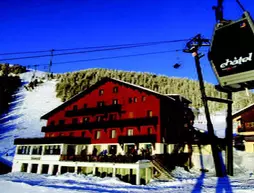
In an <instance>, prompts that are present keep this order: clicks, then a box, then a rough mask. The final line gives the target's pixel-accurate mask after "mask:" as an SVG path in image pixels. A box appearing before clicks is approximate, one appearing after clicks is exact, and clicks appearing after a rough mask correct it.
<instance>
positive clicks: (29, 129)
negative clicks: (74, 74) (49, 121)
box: [0, 71, 61, 160]
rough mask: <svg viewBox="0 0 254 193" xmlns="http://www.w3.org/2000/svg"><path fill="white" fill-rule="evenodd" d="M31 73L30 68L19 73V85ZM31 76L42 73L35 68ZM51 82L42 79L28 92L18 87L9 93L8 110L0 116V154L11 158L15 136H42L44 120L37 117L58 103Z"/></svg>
mask: <svg viewBox="0 0 254 193" xmlns="http://www.w3.org/2000/svg"><path fill="white" fill-rule="evenodd" d="M33 75H34V72H33V71H30V72H25V73H22V74H20V79H21V82H22V85H25V84H27V83H29V82H30V80H31V77H32V76H33ZM35 75H36V77H45V76H46V73H44V72H38V71H37V72H36V73H35ZM55 85H56V81H54V80H51V81H45V82H44V83H43V84H40V85H38V86H37V87H35V88H34V89H33V90H29V91H28V90H26V89H25V87H24V86H22V87H19V88H18V90H16V92H15V93H14V94H13V95H12V97H13V99H14V100H13V101H12V102H10V104H9V105H10V106H9V110H8V112H6V113H4V114H2V115H1V116H0V147H1V148H0V157H4V158H5V159H8V160H12V158H13V154H14V151H15V146H14V144H13V142H14V139H15V138H18V137H21V138H22V137H24V138H28V137H40V136H43V133H41V127H42V126H44V124H45V122H44V121H41V120H40V117H41V116H42V115H43V114H45V113H47V112H49V111H50V110H52V109H53V108H55V107H57V106H58V105H60V104H61V101H60V100H59V99H58V98H56V97H55V96H56V93H55ZM6 154H8V156H5V155H6Z"/></svg>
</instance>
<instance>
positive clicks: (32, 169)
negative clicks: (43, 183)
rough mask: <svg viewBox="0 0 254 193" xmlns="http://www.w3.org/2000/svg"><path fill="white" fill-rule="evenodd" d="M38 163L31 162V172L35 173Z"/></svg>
mask: <svg viewBox="0 0 254 193" xmlns="http://www.w3.org/2000/svg"><path fill="white" fill-rule="evenodd" d="M37 170H38V164H32V168H31V173H37Z"/></svg>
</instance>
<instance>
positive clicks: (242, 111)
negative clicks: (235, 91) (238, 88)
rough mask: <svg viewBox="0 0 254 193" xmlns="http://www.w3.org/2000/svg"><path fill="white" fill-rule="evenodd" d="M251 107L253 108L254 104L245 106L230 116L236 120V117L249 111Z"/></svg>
mask: <svg viewBox="0 0 254 193" xmlns="http://www.w3.org/2000/svg"><path fill="white" fill-rule="evenodd" d="M252 107H254V103H253V104H251V105H249V106H247V107H244V108H242V109H240V110H239V111H236V112H235V113H234V114H233V115H232V117H233V119H234V118H236V117H238V116H239V115H241V114H243V113H245V112H246V111H248V110H250V109H251V108H252Z"/></svg>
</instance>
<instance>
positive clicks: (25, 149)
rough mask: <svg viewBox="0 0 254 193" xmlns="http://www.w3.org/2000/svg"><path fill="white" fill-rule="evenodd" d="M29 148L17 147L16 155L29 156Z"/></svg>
mask: <svg viewBox="0 0 254 193" xmlns="http://www.w3.org/2000/svg"><path fill="white" fill-rule="evenodd" d="M30 148H31V147H30V146H19V147H18V154H25V155H29V154H30Z"/></svg>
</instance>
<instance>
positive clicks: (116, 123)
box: [42, 117, 158, 132]
mask: <svg viewBox="0 0 254 193" xmlns="http://www.w3.org/2000/svg"><path fill="white" fill-rule="evenodd" d="M157 124H158V117H144V118H132V119H121V120H110V121H100V122H84V123H76V124H63V125H49V126H46V127H42V132H54V131H70V130H83V129H89V130H91V129H94V128H103V129H105V128H119V127H120V128H123V127H131V126H137V127H140V126H144V125H153V126H155V125H157Z"/></svg>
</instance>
